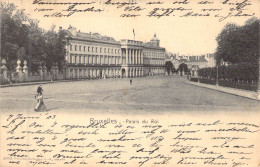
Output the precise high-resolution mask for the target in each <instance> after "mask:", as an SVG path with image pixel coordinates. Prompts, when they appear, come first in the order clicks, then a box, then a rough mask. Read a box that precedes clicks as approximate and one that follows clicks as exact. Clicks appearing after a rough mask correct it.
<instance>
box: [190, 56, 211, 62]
mask: <svg viewBox="0 0 260 167" xmlns="http://www.w3.org/2000/svg"><path fill="white" fill-rule="evenodd" d="M189 62H208V61H207V60H206V59H205V57H204V56H190V57H189Z"/></svg>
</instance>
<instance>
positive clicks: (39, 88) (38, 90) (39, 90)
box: [37, 84, 43, 95]
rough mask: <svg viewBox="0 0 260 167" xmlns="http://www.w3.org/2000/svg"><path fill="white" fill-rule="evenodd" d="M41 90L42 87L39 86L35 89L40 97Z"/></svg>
mask: <svg viewBox="0 0 260 167" xmlns="http://www.w3.org/2000/svg"><path fill="white" fill-rule="evenodd" d="M42 92H43V89H42V85H41V84H40V85H39V86H38V88H37V93H38V94H41V95H42Z"/></svg>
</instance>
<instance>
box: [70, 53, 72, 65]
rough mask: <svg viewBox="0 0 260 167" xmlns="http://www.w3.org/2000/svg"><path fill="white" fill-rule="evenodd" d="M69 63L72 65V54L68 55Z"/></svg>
mask: <svg viewBox="0 0 260 167" xmlns="http://www.w3.org/2000/svg"><path fill="white" fill-rule="evenodd" d="M70 63H72V54H71V55H70Z"/></svg>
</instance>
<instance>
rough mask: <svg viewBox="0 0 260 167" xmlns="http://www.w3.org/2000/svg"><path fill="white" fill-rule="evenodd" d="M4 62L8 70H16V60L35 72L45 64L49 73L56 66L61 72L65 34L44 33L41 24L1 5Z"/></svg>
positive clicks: (16, 10) (64, 51)
mask: <svg viewBox="0 0 260 167" xmlns="http://www.w3.org/2000/svg"><path fill="white" fill-rule="evenodd" d="M0 11H1V15H0V17H1V18H0V20H1V53H0V54H1V58H2V59H3V58H4V59H6V61H7V67H8V69H10V70H13V69H14V68H15V67H16V66H17V64H16V61H17V59H20V60H22V62H23V60H27V62H28V67H29V70H31V71H36V70H37V66H38V65H39V64H41V63H43V62H45V63H46V66H47V68H48V69H49V68H50V67H51V66H52V65H53V63H57V64H58V66H59V68H60V67H61V66H62V64H63V62H64V59H65V58H64V56H65V53H66V50H65V44H66V41H65V33H64V32H63V31H58V32H56V31H55V26H52V27H51V28H50V30H48V31H45V30H43V29H42V28H40V27H39V21H38V20H36V19H32V18H30V15H28V14H26V13H24V10H19V9H17V7H16V6H15V5H14V4H13V3H4V2H0Z"/></svg>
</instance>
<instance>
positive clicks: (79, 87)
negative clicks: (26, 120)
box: [0, 76, 260, 114]
mask: <svg viewBox="0 0 260 167" xmlns="http://www.w3.org/2000/svg"><path fill="white" fill-rule="evenodd" d="M185 82H186V78H185V77H180V76H170V77H168V76H160V77H145V78H134V79H133V85H129V79H107V80H91V81H89V80H86V81H74V82H60V83H52V84H45V85H43V90H44V98H45V100H44V101H45V103H46V106H47V107H48V109H49V111H57V112H64V111H67V112H78V111H79V112H104V113H105V112H109V113H118V112H120V113H122V114H130V113H146V112H147V113H158V112H175V111H176V112H178V111H203V112H204V111H223V110H225V111H237V110H241V111H255V110H259V106H260V103H259V102H257V101H255V100H250V99H247V98H243V97H238V96H234V95H230V94H226V93H222V92H218V91H214V90H210V89H207V88H201V87H197V86H193V85H189V84H186V83H185ZM36 88H37V85H30V86H18V87H6V88H0V107H1V108H0V109H1V112H10V111H12V112H18V111H21V110H23V111H27V112H32V111H33V108H34V105H35V104H36V101H35V99H34V94H35V91H36Z"/></svg>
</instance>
